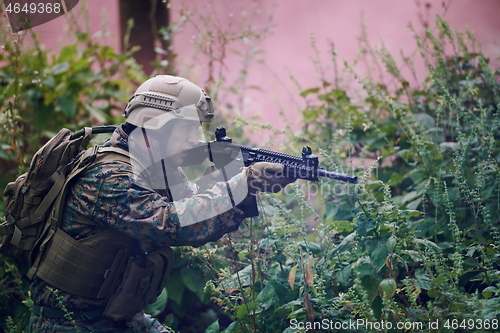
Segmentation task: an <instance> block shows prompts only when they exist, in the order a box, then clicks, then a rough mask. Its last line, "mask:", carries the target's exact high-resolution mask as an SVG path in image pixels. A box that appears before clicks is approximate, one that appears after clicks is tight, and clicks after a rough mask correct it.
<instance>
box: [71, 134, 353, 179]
mask: <svg viewBox="0 0 500 333" xmlns="http://www.w3.org/2000/svg"><path fill="white" fill-rule="evenodd" d="M115 128H116V126H98V127H93V128H92V133H93V134H96V133H109V132H113V131H114V130H115ZM83 133H84V130H83V129H82V130H80V131H78V132H76V133H74V134H73V135H72V136H71V138H72V139H74V138H77V137H79V136H82V135H83ZM207 153H208V154H207ZM240 154H241V155H240ZM207 157H208V158H209V159H210V161H212V162H213V163H214V164H215V166H216V167H217V168H218V169H222V168H223V167H225V166H227V165H229V164H230V162H231V161H233V160H234V159H238V158H241V159H242V160H243V164H244V165H245V166H250V165H252V164H254V163H257V162H271V163H279V164H283V165H284V166H285V171H286V175H285V176H287V177H288V178H296V179H305V180H310V181H318V180H319V177H326V178H330V179H336V180H340V181H343V182H347V183H352V184H357V183H358V177H356V176H352V175H348V174H342V173H337V172H332V171H326V170H324V169H323V168H321V167H319V166H318V157H317V156H316V155H313V154H312V149H311V147H309V146H304V147H303V148H302V157H298V156H293V155H288V154H284V153H278V152H274V151H270V150H266V149H261V148H253V147H248V146H243V145H239V144H236V143H232V139H231V138H229V137H228V136H227V135H226V129H225V128H224V127H219V128H217V129H216V130H215V140H214V141H209V142H201V141H200V143H199V145H196V146H195V147H193V148H192V149H190V150H188V151H187V156H186V158H185V159H184V163H183V164H182V166H189V165H196V164H201V163H203V161H204V160H205V159H206V158H207Z"/></svg>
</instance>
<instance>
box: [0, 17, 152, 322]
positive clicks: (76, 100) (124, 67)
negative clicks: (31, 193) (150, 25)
mask: <svg viewBox="0 0 500 333" xmlns="http://www.w3.org/2000/svg"><path fill="white" fill-rule="evenodd" d="M8 29H10V28H9V27H8V26H7V19H6V17H4V16H2V17H1V18H0V30H1V32H0V45H2V49H1V50H0V88H1V89H0V125H1V126H2V130H1V131H0V144H1V150H0V175H1V176H0V188H1V189H2V191H3V188H4V187H5V185H6V184H7V183H8V182H9V181H13V180H14V179H15V178H16V177H17V176H18V175H19V174H21V173H22V172H24V171H26V170H27V168H28V166H29V162H30V161H31V158H32V156H33V154H34V153H35V152H36V151H37V150H38V149H39V148H40V147H41V146H42V145H43V144H44V143H45V142H46V141H48V139H50V138H51V137H52V136H53V135H55V133H57V132H58V131H59V130H60V129H61V128H63V127H66V128H69V129H71V130H78V129H81V128H83V127H84V126H91V125H100V124H103V123H106V124H110V123H118V122H121V121H120V120H119V118H118V114H119V113H117V112H116V111H118V110H121V109H122V108H123V105H124V102H126V100H127V99H128V96H129V94H130V91H132V88H133V87H135V86H136V83H134V81H135V82H140V81H143V80H144V79H145V77H144V74H143V73H142V71H141V69H140V68H139V67H138V65H137V64H136V63H135V62H134V60H133V58H131V57H130V52H133V50H131V51H130V52H127V53H125V54H117V53H116V52H115V51H114V50H113V49H112V48H110V47H109V46H105V45H101V44H99V43H98V42H97V41H96V40H95V39H94V38H92V37H91V36H90V35H89V34H88V33H86V32H82V31H80V30H77V31H74V33H75V36H76V38H77V40H76V42H75V43H74V44H70V45H66V46H65V47H63V48H62V49H61V51H60V53H59V55H58V56H52V55H51V54H50V53H49V52H48V51H46V50H44V49H43V48H42V47H41V46H40V44H39V42H38V40H37V36H36V35H35V34H34V33H32V34H31V35H30V36H28V35H27V34H24V33H19V34H11V33H10V31H8ZM1 221H4V214H3V201H2V202H0V222H1ZM19 265H20V264H19V263H16V262H14V261H13V260H11V258H6V257H4V256H2V255H0V278H1V281H2V284H1V285H2V287H1V288H0V295H1V296H2V297H1V298H0V310H1V311H0V313H1V315H0V323H1V325H2V326H4V325H3V324H4V323H8V322H7V321H6V320H7V319H8V318H9V317H10V319H9V320H11V321H12V323H15V325H8V326H9V327H11V329H10V330H11V331H15V330H20V329H23V328H24V327H25V325H26V323H27V319H28V318H29V309H28V307H27V306H25V305H24V304H23V303H24V301H25V300H26V299H27V291H28V290H29V284H30V283H29V281H27V279H26V278H25V277H23V275H22V274H21V273H20V272H25V267H22V265H21V266H19ZM27 302H29V300H27Z"/></svg>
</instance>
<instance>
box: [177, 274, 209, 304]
mask: <svg viewBox="0 0 500 333" xmlns="http://www.w3.org/2000/svg"><path fill="white" fill-rule="evenodd" d="M181 274H182V282H184V284H185V285H186V287H187V288H188V289H189V290H191V291H192V292H194V293H196V294H197V295H198V297H200V298H203V294H204V293H205V284H206V280H205V278H204V275H203V272H202V271H201V270H200V269H199V268H197V267H195V266H191V267H183V268H181Z"/></svg>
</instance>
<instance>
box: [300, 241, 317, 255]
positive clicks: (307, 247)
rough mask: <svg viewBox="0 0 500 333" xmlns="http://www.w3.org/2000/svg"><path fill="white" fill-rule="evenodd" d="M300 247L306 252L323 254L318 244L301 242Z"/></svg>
mask: <svg viewBox="0 0 500 333" xmlns="http://www.w3.org/2000/svg"><path fill="white" fill-rule="evenodd" d="M299 245H300V247H301V248H303V249H304V250H309V251H311V253H312V254H320V253H321V252H322V250H321V246H319V244H318V243H313V242H304V241H302V242H299Z"/></svg>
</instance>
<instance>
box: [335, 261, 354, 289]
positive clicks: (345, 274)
mask: <svg viewBox="0 0 500 333" xmlns="http://www.w3.org/2000/svg"><path fill="white" fill-rule="evenodd" d="M351 274H352V267H351V265H347V266H345V267H344V268H342V269H341V270H339V271H337V272H335V278H336V279H337V281H338V282H339V283H340V284H341V285H343V286H349V278H350V277H351Z"/></svg>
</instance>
